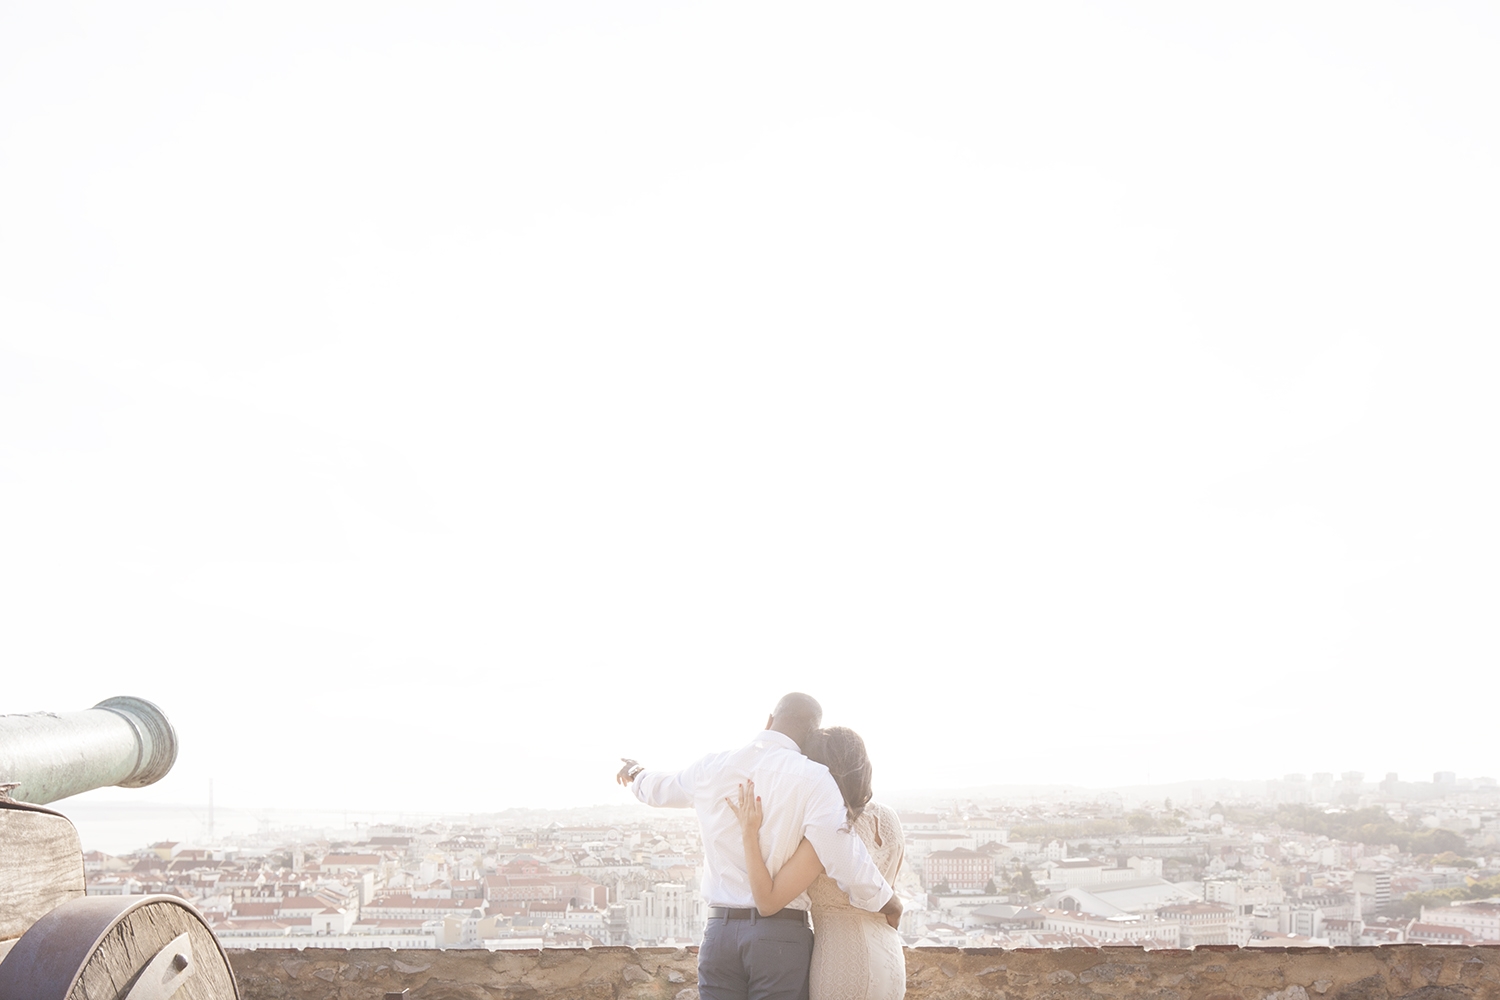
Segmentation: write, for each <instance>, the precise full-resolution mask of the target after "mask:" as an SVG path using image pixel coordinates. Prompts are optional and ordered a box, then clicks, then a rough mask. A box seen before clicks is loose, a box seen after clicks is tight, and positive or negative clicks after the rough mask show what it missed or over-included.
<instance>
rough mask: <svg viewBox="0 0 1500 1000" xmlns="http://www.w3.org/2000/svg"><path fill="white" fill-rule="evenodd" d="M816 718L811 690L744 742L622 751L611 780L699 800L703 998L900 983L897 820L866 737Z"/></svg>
mask: <svg viewBox="0 0 1500 1000" xmlns="http://www.w3.org/2000/svg"><path fill="white" fill-rule="evenodd" d="M822 720H823V709H822V707H821V706H820V705H819V704H818V703H817V701H816V700H814V699H813V698H811V697H810V696H808V695H805V694H799V693H793V694H789V695H787V696H786V697H785V698H782V699H781V701H779V702H778V703H777V704H776V708H775V710H774V711H772V713H771V716H770V718H769V719H767V720H766V728H765V731H764V732H762V733H760V734H759V735H757V736H756V737H755V738H754V739H753V740H751V741H750V743H749V744H748V745H747V746H744V747H741V748H740V749H738V750H730V751H727V752H725V753H719V754H712V755H710V756H708V757H704V758H703V759H702V760H700V761H698V762H697V763H696V764H693V765H691V766H690V767H688V768H687V769H686V770H683V771H679V772H677V773H670V772H666V771H648V770H646V769H645V768H644V767H642V766H641V765H640V764H638V763H636V762H635V761H633V760H628V759H627V760H626V761H625V766H624V767H622V768H621V769H620V773H619V775H618V776H617V780H618V781H619V782H620V784H622V785H626V786H627V787H629V788H630V790H631V791H632V792H633V793H634V794H635V796H636V798H638V799H640V800H641V801H642V802H644V803H646V804H647V805H652V806H675V807H678V808H686V807H688V806H691V807H693V809H695V810H696V811H697V814H698V823H699V825H700V826H701V827H702V829H703V860H704V877H703V886H702V895H703V899H704V902H705V903H706V904H707V905H708V914H707V915H708V921H707V925H706V928H705V930H704V933H703V945H702V946H701V947H700V948H699V950H698V993H699V996H700V997H702V1000H808V998H809V995H810V1000H900V998H901V997H902V996H904V995H905V993H906V959H905V956H904V955H903V954H902V951H901V938H900V936H899V935H898V934H897V933H896V929H895V928H896V926H897V924H898V923H899V922H900V919H901V899H900V897H898V896H897V895H896V894H895V892H894V891H893V890H892V889H891V883H892V882H893V881H895V878H896V872H897V870H898V869H899V868H900V867H901V857H902V853H903V845H904V843H905V840H904V838H903V837H902V834H901V824H900V823H899V822H898V821H897V819H896V814H895V812H894V811H893V810H891V809H890V808H888V807H886V806H884V805H881V804H880V803H877V802H872V801H870V796H871V793H870V776H871V769H870V759H869V757H868V756H866V754H865V745H864V741H863V740H861V739H860V738H859V736H858V735H857V734H855V733H854V731H853V730H850V729H845V728H843V727H835V728H832V729H822V728H819V727H820V725H821V723H822ZM809 917H810V918H811V920H809ZM813 925H816V930H817V933H816V935H814V933H813Z"/></svg>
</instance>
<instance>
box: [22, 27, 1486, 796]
mask: <svg viewBox="0 0 1500 1000" xmlns="http://www.w3.org/2000/svg"><path fill="white" fill-rule="evenodd" d="M1497 11H1500V8H1497V7H1496V6H1495V5H1494V4H1493V3H1489V2H1475V3H1441V2H1436V0H1430V2H1422V3H1405V4H1392V3H1378V2H1368V0H1361V2H1359V3H1343V4H1341V3H1319V4H1307V3H1287V4H1275V3H1265V2H1258V3H1244V4H1228V3H1208V4H1204V3H1181V4H1152V3H1129V4H1087V3H1031V4H1021V3H1016V4H975V5H971V6H962V5H958V6H947V5H933V4H921V5H915V6H913V5H902V6H899V7H881V6H877V5H872V4H858V5H851V6H847V7H836V6H829V5H819V4H811V5H810V4H800V3H799V4H787V5H781V6H778V5H767V4H756V5H749V6H746V5H738V6H726V5H707V4H681V5H670V4H658V5H650V4H644V3H631V4H618V3H598V4H592V5H590V4H557V3H535V4H530V5H526V4H513V5H501V4H487V3H485V4H481V3H474V4H439V3H431V2H424V3H420V4H409V5H403V4H395V3H378V4H376V3H359V4H350V5H347V6H335V5H314V4H306V3H300V2H299V3H292V4H285V5H275V4H271V3H254V4H241V5H227V4H215V5H201V4H187V3H184V4H178V5H167V4H150V3H132V4H123V5H122V4H110V3H99V4H92V5H86V4H72V3H48V4H33V5H23V4H7V5H5V6H4V7H0V518H3V524H4V534H3V549H0V659H3V663H4V666H3V671H4V680H3V684H0V700H3V704H0V710H4V711H35V710H41V709H52V710H75V709H82V708H86V707H88V706H90V705H92V704H94V703H95V702H97V701H99V700H101V699H103V698H105V697H108V696H110V695H115V694H133V695H139V696H142V697H147V698H150V699H152V700H155V701H157V702H158V703H159V704H160V705H162V706H163V707H164V708H165V709H166V711H167V712H168V714H169V715H170V716H171V717H172V719H173V720H174V722H175V723H176V725H177V728H178V731H179V733H180V735H181V738H182V753H181V756H180V758H179V761H178V764H177V768H176V770H175V771H174V772H173V774H172V775H171V776H169V777H168V778H167V779H166V780H164V781H163V782H161V783H160V784H159V785H157V786H155V787H154V788H152V789H148V790H145V791H137V792H112V793H107V794H108V795H117V796H135V797H139V798H140V799H141V800H142V801H145V800H152V801H164V802H183V801H198V800H202V799H204V798H206V797H207V786H208V781H209V778H210V777H213V778H214V780H215V790H216V795H217V797H218V800H219V802H220V803H221V804H236V805H243V806H245V807H249V808H254V807H263V806H267V805H287V806H300V807H311V806H318V807H334V808H337V807H348V808H374V807H376V806H379V805H382V804H385V803H389V802H391V801H396V800H399V801H403V802H409V803H411V805H412V806H413V807H414V808H426V809H454V810H483V809H491V808H494V809H499V808H504V807H507V806H513V805H567V804H588V803H594V802H607V801H614V800H616V799H618V798H620V797H621V796H623V795H624V793H623V792H621V791H620V790H618V789H616V788H615V787H614V786H613V785H612V784H611V783H610V777H611V775H612V774H613V771H614V768H615V767H616V766H617V761H616V758H617V757H618V756H620V755H621V754H629V755H631V756H635V757H638V758H640V759H641V760H643V761H645V762H647V763H648V764H653V765H662V766H676V765H681V764H686V763H687V762H689V761H690V760H691V759H693V758H694V757H696V756H698V755H700V754H702V753H704V752H707V751H709V750H715V749H722V748H725V747H728V746H731V745H734V744H736V743H738V742H741V741H743V740H744V739H745V738H747V737H748V736H749V735H750V734H751V733H753V732H754V731H755V730H756V729H758V728H759V726H760V724H761V723H762V722H763V721H764V718H765V715H766V713H767V711H768V710H769V709H770V707H771V705H772V704H773V703H774V701H775V700H776V698H777V697H778V696H779V695H780V694H781V693H783V692H784V691H785V690H788V689H793V688H801V689H805V690H808V691H810V692H812V693H813V694H815V695H817V696H818V697H819V698H821V699H822V701H823V704H824V706H825V708H826V712H827V715H826V718H827V721H829V722H830V723H843V724H848V725H852V726H853V727H855V728H856V729H858V730H860V731H861V732H862V733H864V734H865V736H866V737H867V740H868V743H869V746H870V750H871V753H872V756H873V758H874V761H875V768H876V790H877V793H878V792H879V791H880V789H881V788H887V789H895V788H906V787H913V786H923V785H925V786H933V785H937V786H946V785H957V784H981V783H990V782H993V783H1006V784H1015V783H1028V782H1055V781H1070V782H1076V783H1081V784H1086V785H1107V784H1115V783H1126V782H1141V781H1145V780H1148V779H1149V780H1152V781H1156V782H1162V781H1168V780H1176V779H1182V778H1194V777H1219V776H1222V777H1235V778H1256V777H1266V776H1276V775H1280V774H1282V773H1284V772H1287V771H1304V772H1310V771H1318V770H1329V771H1342V770H1345V769H1359V770H1363V771H1366V772H1368V773H1370V774H1371V775H1372V776H1374V777H1377V778H1378V777H1379V776H1380V775H1383V774H1384V773H1385V772H1386V771H1388V770H1394V771H1399V772H1401V773H1402V776H1403V777H1404V778H1408V779H1415V778H1425V777H1430V772H1432V771H1433V770H1437V769H1445V770H1454V771H1457V772H1458V773H1459V774H1460V775H1461V776H1473V775H1481V774H1489V775H1500V751H1497V749H1496V742H1495V739H1494V728H1493V713H1492V712H1490V711H1488V710H1481V711H1477V712H1476V711H1475V710H1474V709H1475V708H1476V707H1481V706H1486V705H1493V703H1494V699H1495V696H1496V694H1497V687H1500V683H1497V680H1500V670H1497V667H1500V632H1497V621H1500V614H1497V607H1500V578H1497V572H1496V567H1497V566H1500V448H1497V440H1496V438H1497V429H1500V393H1497V390H1496V385H1497V380H1500V364H1497V361H1500V346H1497V332H1500V329H1497V327H1500V324H1497V319H1500V300H1497V296H1496V287H1497V277H1496V276H1497V274H1500V244H1497V238H1496V234H1497V233H1500V184H1497V183H1496V178H1497V177H1500V114H1497V111H1500V99H1497V95H1500V13H1497Z"/></svg>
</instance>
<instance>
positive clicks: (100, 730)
mask: <svg viewBox="0 0 1500 1000" xmlns="http://www.w3.org/2000/svg"><path fill="white" fill-rule="evenodd" d="M175 760H177V733H176V732H174V731H173V729H172V724H171V723H170V722H168V721H167V717H166V715H165V714H163V712H162V710H161V709H159V708H157V707H156V706H155V705H153V704H151V702H149V701H146V700H145V699H144V698H129V697H120V698H106V699H105V700H104V701H101V702H100V703H99V704H97V705H95V706H94V707H93V708H90V709H88V710H87V711H83V712H62V713H54V712H34V713H30V714H26V715H0V783H11V782H14V783H16V785H17V787H16V788H14V789H13V790H12V791H11V793H10V794H11V797H12V798H14V799H17V800H19V801H21V802H31V803H35V804H37V805H41V804H43V803H47V802H55V801H56V800H58V799H61V798H66V797H67V796H69V795H77V794H78V793H79V792H86V791H88V790H90V789H92V788H104V787H106V786H109V785H120V786H123V787H125V788H140V787H141V786H142V785H149V784H151V783H152V782H153V781H158V780H160V779H161V778H162V777H163V776H164V775H165V774H166V773H167V772H168V771H170V770H171V769H172V763H173V762H174V761H175Z"/></svg>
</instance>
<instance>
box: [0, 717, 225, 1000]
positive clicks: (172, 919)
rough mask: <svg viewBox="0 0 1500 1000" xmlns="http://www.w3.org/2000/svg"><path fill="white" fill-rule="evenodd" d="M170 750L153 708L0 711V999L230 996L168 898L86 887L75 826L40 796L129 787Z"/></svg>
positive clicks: (199, 927) (199, 930) (170, 738)
mask: <svg viewBox="0 0 1500 1000" xmlns="http://www.w3.org/2000/svg"><path fill="white" fill-rule="evenodd" d="M176 759H177V735H176V733H175V732H174V731H173V729H172V725H171V723H170V722H168V721H167V717H166V716H165V715H164V714H162V711H161V709H159V708H157V707H156V706H155V705H153V704H151V703H150V702H149V701H144V700H142V699H140V698H109V699H107V700H105V701H101V702H100V703H99V704H98V705H95V706H94V707H93V708H91V709H89V710H87V711H84V712H67V713H61V714H53V713H36V714H30V715H4V716H0V1000H167V998H168V997H171V998H173V1000H234V998H237V997H238V996H239V993H238V991H237V989H236V987H235V982H234V973H233V972H232V971H231V970H230V967H229V959H228V958H227V957H226V956H225V954H224V950H223V949H222V948H221V947H219V943H218V940H217V939H216V938H215V937H214V936H213V932H212V931H210V930H209V929H208V925H207V924H206V923H204V921H203V917H202V916H201V915H200V914H199V913H198V911H197V910H195V909H194V908H193V907H192V905H191V904H189V903H188V902H187V901H185V900H182V899H179V898H177V897H176V896H166V895H152V896H86V895H85V894H84V875H83V849H82V847H81V845H80V843H79V840H78V831H77V830H76V829H74V827H73V824H72V823H71V822H69V821H68V818H67V817H66V816H64V815H63V814H62V813H59V812H56V811H54V810H52V809H48V808H46V807H45V803H48V802H53V801H55V800H57V799H60V798H64V797H66V796H69V795H76V794H77V793H79V792H83V791H87V790H89V789H91V788H104V787H106V786H109V785H121V786H124V787H126V788H138V787H140V786H142V785H149V784H151V783H152V782H154V781H157V780H159V779H160V778H161V777H162V776H163V775H165V774H166V773H167V772H168V771H169V770H170V769H171V767H172V763H173V761H175V760H176Z"/></svg>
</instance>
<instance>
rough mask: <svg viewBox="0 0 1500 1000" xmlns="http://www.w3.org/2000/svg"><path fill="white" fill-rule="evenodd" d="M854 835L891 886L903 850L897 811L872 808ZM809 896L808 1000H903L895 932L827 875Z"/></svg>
mask: <svg viewBox="0 0 1500 1000" xmlns="http://www.w3.org/2000/svg"><path fill="white" fill-rule="evenodd" d="M854 832H855V833H857V834H859V837H860V839H861V840H863V841H864V842H865V847H867V848H868V849H869V851H870V857H871V859H872V860H874V862H875V867H876V868H879V869H880V874H882V875H884V876H885V880H886V881H887V882H890V883H891V884H892V885H894V884H895V882H896V871H897V869H899V868H900V867H901V857H902V854H903V853H904V847H905V844H906V839H905V838H904V837H903V836H902V835H901V823H900V821H899V820H897V818H896V813H895V811H894V810H892V809H890V808H889V807H887V806H883V805H881V804H880V803H878V802H871V803H870V804H869V805H867V806H865V811H864V812H863V813H861V814H860V817H859V819H857V820H855V822H854ZM807 895H808V898H809V899H810V900H812V920H813V953H812V980H811V983H810V988H809V993H810V1000H901V997H903V996H905V995H906V956H905V955H903V954H902V952H901V936H900V935H899V934H897V933H896V931H895V928H893V927H891V925H890V924H888V923H886V922H885V917H884V916H882V915H881V914H879V913H871V912H869V911H868V910H861V909H859V908H858V907H856V906H854V905H853V904H852V903H850V902H849V897H848V896H846V895H845V894H844V893H843V892H841V891H840V890H839V885H838V883H837V882H835V881H834V880H833V879H831V878H829V877H828V876H827V875H819V876H818V877H817V879H815V880H814V881H813V884H812V885H810V886H808V889H807Z"/></svg>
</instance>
